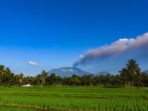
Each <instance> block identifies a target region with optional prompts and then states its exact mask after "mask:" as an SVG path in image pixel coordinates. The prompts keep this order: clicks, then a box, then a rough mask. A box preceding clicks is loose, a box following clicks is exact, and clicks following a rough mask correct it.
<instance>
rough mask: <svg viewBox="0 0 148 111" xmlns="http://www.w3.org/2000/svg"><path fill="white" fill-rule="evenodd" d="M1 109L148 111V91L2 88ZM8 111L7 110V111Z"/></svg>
mask: <svg viewBox="0 0 148 111" xmlns="http://www.w3.org/2000/svg"><path fill="white" fill-rule="evenodd" d="M0 105H6V106H5V108H7V109H8V106H13V109H15V108H16V109H17V110H18V111H19V110H20V111H22V110H21V109H23V110H25V108H27V109H28V110H30V111H32V110H37V111H38V110H45V111H46V110H51V111H54V110H55V111H147V110H148V89H147V88H141V89H136V88H135V89H125V88H100V87H49V88H38V87H33V88H21V87H20V88H0ZM6 111H7V110H6Z"/></svg>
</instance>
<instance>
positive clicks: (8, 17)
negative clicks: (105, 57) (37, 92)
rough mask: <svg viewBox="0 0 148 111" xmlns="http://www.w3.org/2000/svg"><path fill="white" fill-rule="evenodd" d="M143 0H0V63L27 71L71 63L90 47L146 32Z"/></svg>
mask: <svg viewBox="0 0 148 111" xmlns="http://www.w3.org/2000/svg"><path fill="white" fill-rule="evenodd" d="M147 4H148V1H147V0H130V1H129V0H1V1H0V52H1V54H0V64H4V65H6V66H8V67H10V68H11V69H12V70H13V71H14V72H16V73H20V72H23V73H25V74H27V75H29V74H38V73H39V72H40V71H41V70H42V69H45V70H50V69H51V68H56V67H63V66H72V65H73V63H74V62H75V61H76V60H78V59H79V56H80V55H81V54H83V53H86V52H87V51H88V50H90V49H93V48H96V47H100V46H103V45H106V44H111V43H113V42H114V41H116V40H118V39H119V38H124V37H126V38H134V37H136V36H137V35H140V34H143V33H145V32H147V31H148V29H147V26H148V21H147V20H148V7H147ZM29 61H34V62H36V63H37V65H31V64H28V62H29Z"/></svg>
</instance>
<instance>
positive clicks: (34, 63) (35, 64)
mask: <svg viewBox="0 0 148 111" xmlns="http://www.w3.org/2000/svg"><path fill="white" fill-rule="evenodd" d="M27 63H28V64H30V65H33V66H37V65H38V63H37V62H35V61H28V62H27Z"/></svg>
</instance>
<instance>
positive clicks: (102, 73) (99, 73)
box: [96, 72, 112, 75]
mask: <svg viewBox="0 0 148 111" xmlns="http://www.w3.org/2000/svg"><path fill="white" fill-rule="evenodd" d="M108 74H109V75H112V74H111V73H109V72H98V73H96V75H108Z"/></svg>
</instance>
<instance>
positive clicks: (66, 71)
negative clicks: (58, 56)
mask: <svg viewBox="0 0 148 111" xmlns="http://www.w3.org/2000/svg"><path fill="white" fill-rule="evenodd" d="M48 73H49V74H51V73H55V74H57V75H59V76H65V77H69V76H72V75H73V74H77V75H79V76H82V75H85V74H90V73H89V72H86V71H83V70H81V69H78V68H73V67H62V68H56V69H51V70H50V71H49V72H48Z"/></svg>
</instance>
